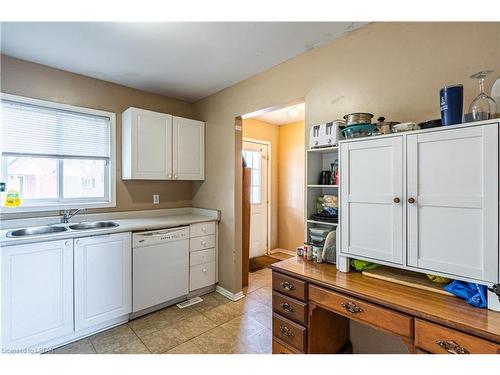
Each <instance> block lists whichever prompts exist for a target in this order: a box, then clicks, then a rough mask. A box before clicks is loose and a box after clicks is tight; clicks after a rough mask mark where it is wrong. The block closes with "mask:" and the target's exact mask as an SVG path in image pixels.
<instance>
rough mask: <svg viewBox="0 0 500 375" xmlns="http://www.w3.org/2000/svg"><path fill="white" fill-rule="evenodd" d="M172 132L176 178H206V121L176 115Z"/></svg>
mask: <svg viewBox="0 0 500 375" xmlns="http://www.w3.org/2000/svg"><path fill="white" fill-rule="evenodd" d="M172 134H173V158H172V160H173V168H172V169H173V175H174V179H176V180H177V179H179V180H203V179H205V123H204V122H202V121H196V120H190V119H187V118H182V117H174V119H173V130H172Z"/></svg>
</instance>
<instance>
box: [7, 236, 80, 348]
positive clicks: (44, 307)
mask: <svg viewBox="0 0 500 375" xmlns="http://www.w3.org/2000/svg"><path fill="white" fill-rule="evenodd" d="M1 263H2V267H1V283H2V285H1V292H2V295H1V314H2V315H1V323H0V324H1V327H2V330H1V331H2V337H1V347H2V349H3V350H6V349H8V350H16V349H21V350H22V349H26V348H30V347H33V346H34V345H36V344H38V343H42V342H47V341H50V340H52V339H55V338H57V337H61V336H64V335H66V334H69V333H71V332H73V240H61V241H50V242H40V243H36V244H27V245H19V246H10V247H9V246H7V247H4V248H2V252H1ZM38 349H39V350H40V349H41V348H38Z"/></svg>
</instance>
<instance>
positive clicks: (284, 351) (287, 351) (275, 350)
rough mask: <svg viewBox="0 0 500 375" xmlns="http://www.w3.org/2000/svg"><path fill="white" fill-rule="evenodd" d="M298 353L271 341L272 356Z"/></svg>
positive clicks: (275, 341)
mask: <svg viewBox="0 0 500 375" xmlns="http://www.w3.org/2000/svg"><path fill="white" fill-rule="evenodd" d="M298 353H300V352H298V351H296V350H294V349H291V348H288V347H287V346H285V345H283V344H282V343H280V342H279V341H278V340H276V339H273V354H298Z"/></svg>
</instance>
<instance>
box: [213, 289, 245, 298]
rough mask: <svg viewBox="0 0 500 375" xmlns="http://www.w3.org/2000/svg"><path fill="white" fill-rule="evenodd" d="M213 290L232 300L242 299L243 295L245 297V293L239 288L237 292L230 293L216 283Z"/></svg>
mask: <svg viewBox="0 0 500 375" xmlns="http://www.w3.org/2000/svg"><path fill="white" fill-rule="evenodd" d="M215 291H216V292H217V293H219V294H222V295H223V296H224V297H226V298H227V299H230V300H231V301H233V302H235V301H238V300H240V299H242V298H243V297H245V295H244V294H243V291H241V290H240V291H239V292H238V293H231V292H230V291H229V290H227V289H224V288H223V287H221V286H219V285H217V286H216V287H215Z"/></svg>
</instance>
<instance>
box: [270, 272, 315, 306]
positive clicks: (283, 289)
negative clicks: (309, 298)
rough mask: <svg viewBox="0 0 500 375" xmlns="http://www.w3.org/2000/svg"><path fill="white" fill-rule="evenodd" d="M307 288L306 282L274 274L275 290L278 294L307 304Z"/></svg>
mask: <svg viewBox="0 0 500 375" xmlns="http://www.w3.org/2000/svg"><path fill="white" fill-rule="evenodd" d="M306 287H307V283H306V282H305V281H302V280H299V279H296V278H294V277H290V276H286V275H283V274H281V273H278V272H273V289H274V290H276V291H277V292H280V293H283V294H286V295H287V296H290V297H293V298H296V299H298V300H301V301H304V302H305V301H306Z"/></svg>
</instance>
